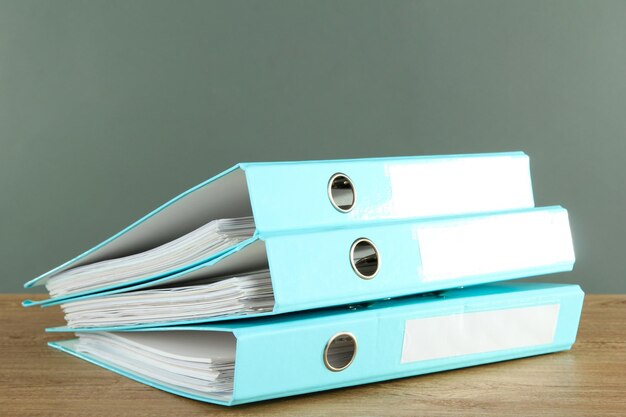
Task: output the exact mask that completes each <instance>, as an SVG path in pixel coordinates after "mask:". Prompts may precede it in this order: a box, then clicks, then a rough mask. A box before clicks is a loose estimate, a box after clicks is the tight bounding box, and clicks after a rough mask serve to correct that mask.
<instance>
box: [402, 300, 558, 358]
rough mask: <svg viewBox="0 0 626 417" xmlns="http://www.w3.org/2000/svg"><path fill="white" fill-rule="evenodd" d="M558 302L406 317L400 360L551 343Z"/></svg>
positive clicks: (444, 356) (443, 356)
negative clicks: (436, 315)
mask: <svg viewBox="0 0 626 417" xmlns="http://www.w3.org/2000/svg"><path fill="white" fill-rule="evenodd" d="M558 317H559V304H546V305H539V306H533V307H523V308H511V309H506V310H492V311H481V312H473V313H461V314H452V315H448V316H439V317H427V318H418V319H411V320H407V321H406V323H405V328H404V342H403V344H402V359H401V362H402V363H410V362H417V361H426V360H433V359H442V358H451V357H456V356H463V355H472V354H479V353H489V352H497V351H502V350H506V349H517V348H530V347H533V346H541V345H547V344H550V343H552V342H553V340H554V333H555V331H556V324H557V321H558Z"/></svg>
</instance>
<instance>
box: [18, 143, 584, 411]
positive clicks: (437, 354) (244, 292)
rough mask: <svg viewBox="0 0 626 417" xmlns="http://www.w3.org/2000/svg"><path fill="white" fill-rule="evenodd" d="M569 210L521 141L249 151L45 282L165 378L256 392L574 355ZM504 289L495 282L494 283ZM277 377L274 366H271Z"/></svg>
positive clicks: (69, 310)
mask: <svg viewBox="0 0 626 417" xmlns="http://www.w3.org/2000/svg"><path fill="white" fill-rule="evenodd" d="M573 264H574V251H573V247H572V239H571V233H570V228H569V221H568V216H567V211H566V210H565V209H563V208H561V207H541V208H538V207H535V205H534V199H533V193H532V187H531V180H530V172H529V160H528V157H527V156H526V155H525V154H523V153H521V152H513V153H497V154H479V155H458V156H435V157H401V158H380V159H360V160H359V159H357V160H335V161H310V162H286V163H247V164H239V165H237V166H235V167H233V168H232V169H230V170H228V171H226V172H223V173H221V174H219V175H217V176H215V177H213V178H211V179H209V180H207V181H205V182H204V183H202V184H200V185H198V186H196V187H194V188H192V189H190V190H188V191H186V192H185V193H183V194H181V195H180V196H178V197H176V198H174V199H173V200H171V201H169V202H168V203H166V204H164V205H163V206H161V207H159V208H157V209H156V210H154V211H153V212H151V213H149V214H148V215H146V216H145V217H143V218H142V219H140V220H138V221H137V222H135V223H133V224H132V225H130V226H128V227H127V228H125V229H124V230H122V231H121V232H119V233H118V234H116V235H115V236H113V237H111V238H110V239H107V240H106V241H104V242H102V243H101V244H99V245H97V246H96V247H94V248H92V249H90V250H88V251H87V252H85V253H83V254H82V255H79V256H78V257H76V258H74V259H73V260H71V261H69V262H67V263H65V264H63V265H61V266H59V267H57V268H55V269H53V270H51V271H50V272H48V273H46V274H44V275H42V276H40V277H38V278H36V279H34V280H32V281H30V282H28V283H27V284H26V286H27V287H30V286H33V285H40V284H45V285H46V288H47V289H48V291H49V293H50V296H51V298H49V299H46V300H43V301H36V302H33V301H25V302H24V304H25V305H42V306H51V305H60V306H61V308H62V309H63V311H64V312H65V317H66V320H67V325H66V326H64V327H58V328H53V329H48V330H50V331H57V332H75V333H76V335H77V338H75V339H71V340H65V341H59V342H53V343H50V345H51V346H52V347H54V348H56V349H59V350H62V351H65V352H67V353H70V354H72V355H74V356H78V357H80V358H83V359H86V360H88V361H90V362H93V363H95V364H97V365H100V366H102V367H105V368H107V369H110V370H112V371H114V372H117V373H120V374H122V375H125V376H127V377H129V378H133V379H135V380H138V381H140V382H144V383H146V384H149V385H151V386H154V387H157V388H160V389H163V390H165V391H169V392H172V393H175V394H178V395H182V396H186V397H189V398H194V399H197V400H202V401H207V402H213V403H218V404H224V405H233V404H240V403H245V402H251V401H258V400H263V399H269V398H276V397H281V396H288V395H295V394H300V393H305V392H311V391H318V390H324V389H330V388H337V387H342V386H349V385H356V384H361V383H368V382H373V381H379V380H384V379H390V378H394V377H404V376H409V375H418V374H423V373H428V372H435V371H440V370H447V369H453V368H461V367H465V366H471V365H477V364H483V363H488V362H494V361H501V360H505V359H514V358H519V357H524V356H530V355H535V354H543V353H548V352H555V351H560V350H565V349H569V348H570V346H571V345H572V344H573V342H574V340H575V337H576V331H577V327H578V320H579V317H580V312H581V308H582V300H583V293H582V291H581V290H580V288H579V287H578V286H576V285H558V284H539V283H515V282H514V283H504V284H503V283H500V284H493V283H494V282H496V281H503V280H510V279H514V278H524V277H530V276H536V275H542V274H547V273H553V272H561V271H569V270H571V269H572V267H573ZM490 283H491V284H490ZM268 374H270V375H272V378H269V379H268V378H266V376H267V375H268Z"/></svg>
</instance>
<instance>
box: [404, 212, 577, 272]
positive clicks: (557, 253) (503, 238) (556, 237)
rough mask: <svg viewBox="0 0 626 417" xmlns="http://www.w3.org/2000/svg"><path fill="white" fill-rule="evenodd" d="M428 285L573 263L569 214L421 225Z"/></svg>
mask: <svg viewBox="0 0 626 417" xmlns="http://www.w3.org/2000/svg"><path fill="white" fill-rule="evenodd" d="M414 235H415V237H416V239H417V241H418V244H419V248H420V256H421V262H422V274H423V275H422V279H423V280H424V281H425V282H431V281H443V280H447V279H456V278H461V277H470V276H478V275H487V274H493V273H500V272H509V271H519V270H524V269H531V268H541V267H547V266H551V265H554V264H559V263H573V262H574V248H573V246H572V237H571V233H570V229H569V221H568V218H567V211H565V210H542V211H540V210H537V211H526V212H521V213H513V214H505V215H495V216H487V217H483V218H475V219H459V220H456V221H448V222H444V223H435V224H426V225H424V226H417V227H415V229H414Z"/></svg>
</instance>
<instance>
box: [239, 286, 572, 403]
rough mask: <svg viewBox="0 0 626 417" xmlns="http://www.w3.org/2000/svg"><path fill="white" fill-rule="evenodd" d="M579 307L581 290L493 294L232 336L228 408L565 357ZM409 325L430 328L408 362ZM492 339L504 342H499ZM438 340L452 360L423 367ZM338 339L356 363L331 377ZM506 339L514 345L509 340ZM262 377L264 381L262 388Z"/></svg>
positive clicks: (423, 329) (252, 329)
mask: <svg viewBox="0 0 626 417" xmlns="http://www.w3.org/2000/svg"><path fill="white" fill-rule="evenodd" d="M582 300H583V293H582V291H581V290H580V288H579V287H577V286H564V287H562V288H561V289H560V290H559V289H556V290H554V289H552V290H550V289H549V290H540V291H536V292H530V293H529V294H524V293H523V292H521V293H512V294H507V295H502V294H500V295H495V294H494V295H491V296H483V297H478V298H477V299H475V300H470V299H465V300H462V302H460V303H459V302H455V301H454V300H452V302H446V301H445V300H443V301H437V302H434V303H432V304H428V303H422V304H420V305H419V306H413V307H410V306H405V307H403V308H396V309H389V310H386V311H385V310H382V311H381V310H379V311H367V307H366V308H364V310H363V311H354V312H353V313H352V314H345V315H343V316H332V317H325V318H319V319H310V320H305V321H301V322H299V323H292V322H288V321H287V322H285V323H281V324H280V325H279V324H274V325H273V326H271V327H269V326H268V327H265V326H258V327H249V328H241V329H238V330H235V335H236V336H237V358H236V370H235V391H234V395H233V399H232V403H233V404H239V403H246V402H251V401H259V400H264V399H269V398H275V397H282V396H289V395H297V394H302V393H308V392H313V391H321V390H326V389H333V388H339V387H345V386H351V385H357V384H363V383H370V382H376V381H381V380H386V379H390V378H400V377H405V376H412V375H419V374H425V373H431V372H437V371H443V370H449V369H456V368H462V367H467V366H473V365H479V364H484V363H490V362H496V361H502V360H508V359H515V358H521V357H525V356H531V355H538V354H543V353H549V352H556V351H561V350H567V349H569V348H570V347H571V345H572V344H573V343H574V341H575V338H576V332H577V328H578V320H579V316H580V312H581V309H582ZM457 301H458V300H457ZM436 303H438V304H436ZM548 313H549V314H548ZM459 318H460V319H459ZM415 320H417V321H419V320H426V321H428V320H432V321H433V322H432V323H426V324H425V325H421V327H418V330H420V333H419V334H417V335H413V336H417V337H414V338H413V342H412V343H414V344H415V342H416V341H418V342H419V344H418V345H417V347H416V346H413V347H414V348H415V347H416V348H417V352H418V353H417V354H418V356H417V357H415V356H414V357H413V358H411V357H410V355H409V356H406V351H407V340H408V339H407V338H409V339H410V337H409V336H411V335H407V332H409V331H410V328H409V324H410V323H411V322H412V321H415ZM445 320H448V325H443V326H440V325H439V326H438V325H437V324H438V323H439V324H441V323H446V322H445ZM472 323H473V324H472ZM472 325H473V327H472ZM429 326H430V327H429ZM464 326H465V327H464ZM493 329H495V330H496V331H494V330H493ZM507 329H508V330H507ZM464 330H465V334H463V331H464ZM497 331H502V332H505V333H506V332H507V331H508V334H505V335H503V336H501V337H499V335H498V332H497ZM442 333H446V336H447V337H448V338H449V340H453V342H452V344H453V345H454V340H456V342H457V343H456V345H454V346H452V347H453V348H454V349H457V350H458V352H456V353H457V354H456V355H454V354H453V353H454V352H453V353H452V354H450V356H443V357H437V358H432V359H429V358H428V357H429V356H428V355H431V356H432V352H428V351H426V352H420V349H421V350H424V349H426V350H428V346H429V344H431V343H434V342H436V341H435V340H434V339H433V338H434V337H436V336H438V335H441V334H442ZM337 335H350V336H351V337H353V338H354V339H355V344H354V357H352V358H349V359H350V360H349V363H348V364H347V366H345V368H343V369H340V370H339V371H337V370H333V369H329V367H328V364H327V363H326V360H325V359H326V357H325V354H326V353H327V351H328V344H329V342H330V341H332V340H333V338H336V337H337ZM511 335H514V339H515V340H511ZM481 338H482V339H483V340H479V341H478V342H476V340H474V339H481ZM481 343H482V344H481ZM468 344H469V345H470V347H471V348H473V349H474V350H473V351H471V350H470V351H469V353H468V352H464V349H465V350H467V349H468V348H467V347H466V346H467V345H468ZM409 347H410V346H409ZM431 350H432V349H431ZM463 353H465V354H463ZM419 355H422V356H419ZM424 355H425V356H424ZM405 356H406V357H408V360H403V359H406V358H405ZM261 358H262V359H261ZM260 375H263V376H264V379H263V383H262V384H261V383H259V376H260ZM272 375H275V377H273V376H272Z"/></svg>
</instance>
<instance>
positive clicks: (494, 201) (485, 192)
mask: <svg viewBox="0 0 626 417" xmlns="http://www.w3.org/2000/svg"><path fill="white" fill-rule="evenodd" d="M387 169H388V175H389V182H390V185H391V194H392V207H393V213H394V215H395V216H398V217H429V216H443V215H451V214H461V213H478V212H486V211H498V210H509V209H519V208H531V207H533V206H534V201H533V193H532V188H531V185H530V176H529V172H528V158H526V157H520V156H510V157H505V156H500V157H493V156H486V157H471V158H451V159H450V158H435V159H432V160H429V161H426V160H425V161H421V162H420V163H412V164H411V163H407V164H399V165H395V164H394V165H390V166H389V167H388V168H387Z"/></svg>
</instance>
